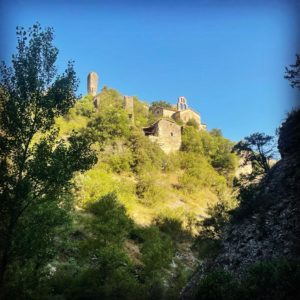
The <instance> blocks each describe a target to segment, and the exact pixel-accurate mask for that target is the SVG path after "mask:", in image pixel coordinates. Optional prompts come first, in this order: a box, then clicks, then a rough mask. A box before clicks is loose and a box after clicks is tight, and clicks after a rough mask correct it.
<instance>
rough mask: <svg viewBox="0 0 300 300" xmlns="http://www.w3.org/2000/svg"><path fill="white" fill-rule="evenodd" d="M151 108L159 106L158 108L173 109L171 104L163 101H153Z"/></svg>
mask: <svg viewBox="0 0 300 300" xmlns="http://www.w3.org/2000/svg"><path fill="white" fill-rule="evenodd" d="M151 106H152V107H156V106H158V107H163V108H167V109H172V105H171V104H170V103H169V102H167V101H163V100H161V101H153V102H152V103H151Z"/></svg>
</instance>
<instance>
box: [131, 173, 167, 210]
mask: <svg viewBox="0 0 300 300" xmlns="http://www.w3.org/2000/svg"><path fill="white" fill-rule="evenodd" d="M136 193H137V196H138V197H139V198H140V199H141V200H142V203H144V204H146V205H153V204H155V203H157V202H158V201H160V200H162V199H163V198H164V196H166V193H165V191H164V189H163V186H161V184H160V181H159V177H158V174H157V173H155V172H150V173H142V174H140V175H139V177H138V182H137V185H136Z"/></svg>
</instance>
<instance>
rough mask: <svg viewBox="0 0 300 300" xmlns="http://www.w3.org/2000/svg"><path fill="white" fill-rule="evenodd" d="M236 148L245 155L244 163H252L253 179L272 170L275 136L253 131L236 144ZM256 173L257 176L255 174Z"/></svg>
mask: <svg viewBox="0 0 300 300" xmlns="http://www.w3.org/2000/svg"><path fill="white" fill-rule="evenodd" d="M234 150H235V151H236V152H237V153H239V154H243V155H244V164H245V165H246V164H248V163H251V165H252V169H253V170H252V174H251V175H250V176H251V177H252V178H253V180H255V179H256V178H257V177H259V176H261V175H265V174H266V173H267V172H268V171H269V170H270V161H271V159H272V158H274V137H272V136H269V135H266V134H264V133H259V132H256V133H253V134H251V135H250V136H247V137H245V139H244V141H240V142H239V143H237V144H236V145H235V146H234ZM254 175H255V176H254Z"/></svg>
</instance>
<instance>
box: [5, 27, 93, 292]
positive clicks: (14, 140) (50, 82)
mask: <svg viewBox="0 0 300 300" xmlns="http://www.w3.org/2000/svg"><path fill="white" fill-rule="evenodd" d="M16 34H17V53H16V54H15V55H13V56H12V66H11V67H9V66H7V65H6V64H5V63H2V65H1V79H0V100H1V108H0V127H1V130H0V146H1V147H0V149H1V150H0V166H1V167H0V170H1V171H0V172H1V174H0V198H1V202H0V219H1V225H0V245H1V248H0V270H1V273H0V284H2V285H3V283H4V279H5V278H6V277H7V276H6V275H7V273H8V272H7V271H8V269H9V267H12V266H13V265H14V264H17V263H18V262H20V263H21V264H23V265H24V264H25V262H28V259H31V262H34V268H33V269H38V268H39V267H41V264H42V262H43V261H42V258H43V257H44V256H45V257H48V254H49V253H48V252H47V250H46V249H47V246H50V245H51V244H52V241H53V234H54V230H55V227H56V226H58V225H61V223H62V222H63V218H62V217H60V214H62V213H63V212H64V211H65V210H66V200H65V199H66V198H68V197H69V196H68V195H70V193H69V190H70V186H71V185H70V180H71V179H72V176H73V173H74V172H76V171H83V170H86V169H88V168H89V167H90V166H91V165H92V164H93V163H94V162H95V156H94V153H93V152H92V151H91V150H90V148H89V146H90V142H89V140H88V139H87V138H86V137H85V136H83V135H80V134H77V133H73V134H72V135H71V136H70V137H69V138H68V139H67V140H65V141H64V140H58V138H57V131H55V130H54V129H53V124H54V119H55V117H57V116H61V115H63V114H65V113H66V112H67V111H68V110H69V109H70V108H71V107H72V106H73V105H74V103H75V100H76V97H75V91H76V88H77V85H78V80H77V78H76V74H75V71H74V68H73V64H72V63H71V62H69V64H68V67H67V69H66V70H65V72H64V73H63V74H61V75H57V71H56V67H55V62H56V59H57V55H58V49H57V48H56V47H54V46H53V44H52V42H53V29H52V28H46V29H44V30H43V29H42V28H41V27H40V25H39V24H35V25H34V26H33V27H30V28H29V29H28V31H26V30H24V28H22V27H19V28H17V33H16ZM41 133H42V136H43V137H42V138H38V134H39V136H40V134H41ZM6 279H7V280H8V278H6ZM0 290H1V288H0ZM2 291H3V289H2Z"/></svg>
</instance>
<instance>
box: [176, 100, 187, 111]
mask: <svg viewBox="0 0 300 300" xmlns="http://www.w3.org/2000/svg"><path fill="white" fill-rule="evenodd" d="M186 109H188V105H187V102H186V99H185V98H184V97H179V98H178V102H177V110H186Z"/></svg>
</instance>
